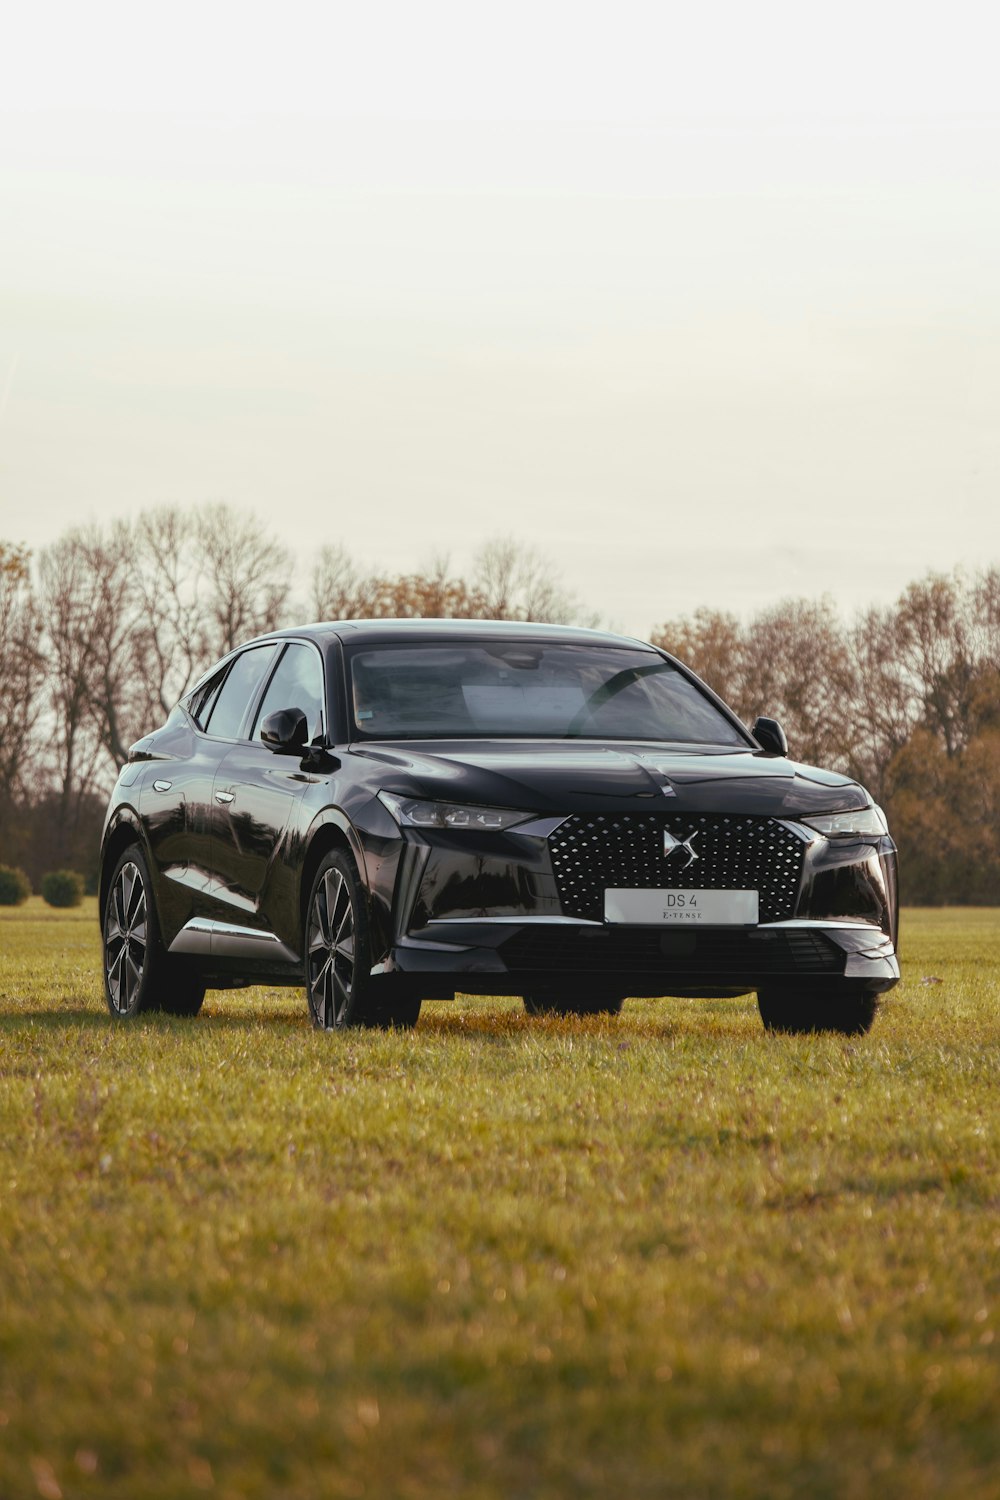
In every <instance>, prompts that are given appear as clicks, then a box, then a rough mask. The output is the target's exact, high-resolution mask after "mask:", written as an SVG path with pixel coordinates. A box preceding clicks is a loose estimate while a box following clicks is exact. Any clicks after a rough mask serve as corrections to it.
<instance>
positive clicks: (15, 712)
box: [0, 542, 45, 848]
mask: <svg viewBox="0 0 1000 1500" xmlns="http://www.w3.org/2000/svg"><path fill="white" fill-rule="evenodd" d="M40 634H41V621H40V618H39V614H38V608H37V605H36V602H35V597H34V592H33V590H32V587H31V576H30V572H29V553H28V552H27V551H26V550H25V549H24V548H23V547H16V546H12V545H10V544H9V543H5V542H0V847H2V848H7V847H8V844H9V833H8V824H9V822H10V817H11V814H12V812H13V804H14V802H15V800H16V799H18V798H19V797H22V796H23V795H24V793H25V790H26V782H27V776H26V769H27V766H28V765H29V763H30V759H31V748H32V745H33V741H34V736H35V730H36V726H37V724H38V718H39V714H40V712H41V708H42V687H43V683H44V672H45V658H44V655H43V653H42V650H41V645H40Z"/></svg>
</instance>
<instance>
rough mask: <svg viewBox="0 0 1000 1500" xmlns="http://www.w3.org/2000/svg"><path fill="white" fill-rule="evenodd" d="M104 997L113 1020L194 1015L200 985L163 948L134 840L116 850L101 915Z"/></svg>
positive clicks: (142, 861) (144, 866) (201, 994)
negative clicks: (154, 1014)
mask: <svg viewBox="0 0 1000 1500" xmlns="http://www.w3.org/2000/svg"><path fill="white" fill-rule="evenodd" d="M101 934H102V938H103V955H104V962H103V966H102V967H103V971H104V998H105V1001H106V1002H107V1006H108V1010H109V1011H110V1012H111V1014H112V1015H113V1016H114V1018H115V1020H118V1021H130V1020H132V1019H133V1017H135V1016H138V1015H143V1014H148V1013H149V1012H150V1011H156V1010H162V1011H165V1012H166V1013H167V1014H168V1015H173V1016H196V1015H197V1014H198V1012H199V1010H200V1009H201V1004H202V1001H203V1000H204V998H205V985H204V984H203V982H202V981H201V980H200V978H199V977H198V975H197V974H196V973H194V972H192V970H191V969H189V968H186V967H181V965H179V964H178V963H177V961H176V960H172V959H171V958H170V956H169V954H167V953H166V952H164V949H163V943H162V940H161V937H160V923H159V919H158V917H157V914H156V902H155V901H154V899H153V882H152V879H151V877H150V873H149V866H148V865H147V863H146V856H145V855H144V854H143V852H142V849H141V848H140V846H139V845H138V844H130V845H129V847H128V848H127V849H126V850H125V851H124V853H123V854H121V855H120V857H119V859H118V862H117V864H116V865H115V868H114V873H113V874H112V876H111V882H110V884H109V886H108V898H107V901H106V902H105V904H104V912H103V915H102V919H101Z"/></svg>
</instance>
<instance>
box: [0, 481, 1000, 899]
mask: <svg viewBox="0 0 1000 1500" xmlns="http://www.w3.org/2000/svg"><path fill="white" fill-rule="evenodd" d="M303 585H304V586H303ZM365 617H414V618H416V617H445V618H453V619H474V618H480V619H524V620H528V619H532V620H540V621H556V622H560V621H561V622H566V621H578V622H584V623H595V620H594V617H593V616H590V617H589V618H585V611H584V608H583V606H582V605H581V603H580V601H579V600H578V599H577V598H575V597H574V596H573V595H572V594H571V593H569V592H568V591H567V590H566V589H565V588H564V587H563V584H562V582H561V580H560V578H559V577H558V574H557V573H556V572H555V570H554V569H553V567H552V566H551V565H550V564H549V563H548V561H547V560H546V559H545V558H544V557H541V556H540V555H538V554H537V553H535V552H533V551H532V550H531V549H530V548H526V547H524V546H522V545H521V544H519V543H517V542H515V541H513V540H512V539H510V538H503V537H498V538H495V539H494V540H492V541H490V542H488V543H486V544H485V546H483V548H482V549H481V550H480V552H479V553H478V554H477V556H476V558H475V559H474V562H473V566H472V568H471V570H470V572H469V574H468V576H467V577H460V576H456V575H455V574H453V572H452V571H451V569H450V567H449V563H448V559H447V558H445V557H442V558H439V559H437V560H436V561H435V562H433V563H432V564H431V565H430V566H428V567H426V568H424V569H423V570H418V571H415V572H413V573H406V574H391V573H386V572H378V571H373V570H366V569H365V568H363V567H362V566H360V565H359V564H358V563H357V561H356V560H355V559H354V558H353V557H352V556H351V554H350V553H349V552H348V551H347V550H346V549H345V548H343V547H342V546H336V545H326V546H322V547H320V548H319V549H318V551H317V553H316V555H315V558H314V559H313V562H312V565H311V567H310V569H309V572H308V576H307V578H306V579H304V580H302V582H301V583H299V584H298V587H297V580H296V579H295V577H294V567H293V559H292V557H291V554H290V553H289V551H288V549H287V548H286V547H284V546H283V544H282V543H281V542H280V540H279V539H278V538H277V537H276V536H275V535H274V534H273V533H272V532H270V531H269V530H268V529H267V527H266V526H264V525H263V524H262V523H261V522H260V521H259V520H258V519H257V518H255V517H253V516H248V515H246V514H243V513H240V512H238V511H236V510H233V509H232V508H230V507H228V506H225V505H214V506H208V507H202V508H201V509H198V510H188V511H186V510H180V509H177V508H169V507H168V508H160V509H155V510H149V511H145V512H142V513H140V514H139V515H137V516H136V517H135V518H134V519H132V520H130V521H120V522H115V523H113V524H111V525H109V526H103V527H101V526H95V525H91V526H84V527H75V528H72V529H70V530H68V531H66V532H65V533H64V534H63V535H62V536H61V537H60V538H59V539H58V540H57V541H56V542H54V543H53V544H52V545H51V546H49V547H46V548H44V549H42V550H41V551H40V552H39V553H38V554H37V555H35V556H31V555H29V554H28V552H27V551H26V550H25V549H24V548H23V547H20V546H18V545H16V544H14V543H12V542H8V543H3V542H0V864H14V865H20V866H22V867H23V868H24V869H25V870H26V871H27V872H28V874H29V876H30V877H31V878H32V880H33V882H34V884H35V885H36V887H37V885H38V881H39V879H40V876H41V875H42V874H43V873H44V872H45V871H46V870H50V869H53V868H56V867H62V866H69V867H71V868H75V869H78V870H80V871H81V872H82V873H83V874H84V875H85V876H87V877H88V878H90V879H92V878H93V874H94V869H95V865H96V852H97V839H98V835H99V830H100V824H101V819H102V817H103V809H104V803H105V800H106V796H107V790H108V786H109V783H110V781H112V780H113V778H114V775H115V774H116V771H117V768H118V767H119V766H120V765H121V764H122V763H123V762H124V760H125V758H126V755H127V752H128V747H129V745H130V744H131V743H132V742H133V741H134V740H135V739H137V738H139V737H140V735H142V734H143V733H145V732H146V731H148V729H149V728H150V727H152V726H155V725H156V724H158V723H160V722H162V720H163V718H164V717H165V716H166V714H167V713H168V712H169V710H170V708H171V707H172V705H173V704H174V703H175V702H176V701H177V699H178V698H179V697H181V696H182V695H183V693H184V692H185V691H186V689H187V688H188V687H190V686H191V685H192V683H193V682H194V681H195V680H196V678H197V677H198V675H199V674H200V673H201V672H202V671H203V670H204V668H205V667H207V666H209V665H210V664H211V663H212V662H213V661H215V660H217V659H218V658H219V657H220V656H222V655H224V654H225V652H227V651H228V650H230V649H231V648H232V647H233V646H236V645H238V644H239V643H240V642H241V641H244V640H247V639H249V638H250V637H252V636H254V635H257V634H260V633H262V632H264V631H267V630H271V629H274V628H276V627H277V626H280V625H283V624H290V623H294V622H295V621H297V620H302V619H303V618H309V619H315V620H321V619H345V618H365ZM651 638H652V639H653V640H654V641H655V642H656V643H657V644H658V645H661V646H663V647H665V648H666V649H667V650H669V651H671V652H673V653H674V654H676V655H677V656H679V657H680V658H681V659H682V660H684V661H686V662H687V663H688V664H689V665H690V666H692V667H693V668H694V670H695V671H696V672H697V673H698V674H699V675H700V676H701V677H702V678H704V680H705V681H706V682H707V683H708V684H709V685H710V686H711V687H713V688H714V689H715V690H716V692H718V693H719V694H720V695H721V696H722V697H723V698H725V699H726V701H727V702H729V703H730V704H731V705H732V706H733V707H734V708H735V709H736V710H737V712H739V713H740V715H741V717H743V719H744V720H745V721H747V722H748V723H752V721H753V719H754V718H755V717H756V715H757V714H759V713H764V714H769V715H771V716H772V717H775V718H779V719H781V720H782V722H783V724H784V726H785V729H786V732H787V734H788V738H789V744H790V747H791V753H792V754H793V755H794V756H795V757H796V758H798V759H801V760H804V761H810V762H814V763H817V764H820V765H825V766H830V767H833V768H835V769H841V770H844V771H847V772H849V773H850V774H852V775H854V776H857V777H858V778H859V779H860V780H862V781H863V782H864V783H865V784H866V785H867V786H868V787H869V789H870V790H871V791H872V793H873V794H874V795H875V797H876V798H877V800H878V801H880V802H881V804H882V805H883V806H884V807H885V809H886V811H887V813H888V815H889V818H890V822H891V826H892V829H893V833H894V836H895V837H896V840H897V842H898V843H899V845H900V853H901V860H902V869H903V896H904V899H905V900H908V901H911V902H928V903H938V902H945V901H953V902H983V903H990V904H992V903H997V902H1000V570H998V569H997V568H995V567H994V568H988V569H986V570H984V571H983V572H981V573H979V574H977V575H975V576H971V577H969V576H966V575H964V574H962V573H954V574H951V575H940V574H929V575H928V576H927V577H925V578H923V579H921V580H918V581H916V582H914V583H912V584H910V586H909V587H908V588H907V589H905V590H904V592H903V593H902V595H901V596H900V598H899V599H898V600H897V601H896V602H895V603H894V604H892V605H889V606H884V607H873V608H871V609H868V610H865V611H863V612H862V613H860V614H858V615H857V616H856V617H855V618H854V619H853V620H850V621H844V620H843V619H842V618H841V616H840V615H839V614H838V612H837V611H836V609H835V608H834V606H833V603H832V602H831V601H830V600H829V599H821V600H818V601H817V600H807V599H797V600H786V601H783V602H781V603H778V604H776V605H774V606H773V607H771V608H769V609H766V610H763V611H760V612H759V613H758V614H756V615H754V616H753V617H752V618H750V619H748V620H741V619H739V618H738V617H737V616H735V615H733V614H731V613H728V612H726V611H721V610H711V609H699V610H696V611H695V612H694V613H693V614H692V615H688V616H682V617H678V618H675V619H671V620H668V621H667V622H666V623H664V624H662V625H660V626H658V627H657V628H656V629H654V631H653V632H652V633H651Z"/></svg>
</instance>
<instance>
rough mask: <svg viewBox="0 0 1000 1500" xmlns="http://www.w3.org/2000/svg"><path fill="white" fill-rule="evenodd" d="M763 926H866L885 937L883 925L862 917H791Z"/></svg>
mask: <svg viewBox="0 0 1000 1500" xmlns="http://www.w3.org/2000/svg"><path fill="white" fill-rule="evenodd" d="M759 925H760V926H761V927H768V928H771V927H849V928H850V929H851V930H852V931H855V930H856V929H857V928H859V927H866V928H867V929H868V931H869V932H877V933H879V934H881V936H882V937H885V933H884V932H882V929H881V927H876V926H875V924H874V922H865V921H862V919H861V918H860V917H789V918H788V919H787V920H786V921H784V922H761V923H760V924H759ZM886 941H887V942H888V941H889V940H888V938H886Z"/></svg>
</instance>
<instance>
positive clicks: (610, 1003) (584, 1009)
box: [523, 989, 624, 1016]
mask: <svg viewBox="0 0 1000 1500" xmlns="http://www.w3.org/2000/svg"><path fill="white" fill-rule="evenodd" d="M523 998H524V1008H525V1010H526V1011H527V1013H528V1015H529V1016H617V1015H620V1014H621V1008H622V1005H623V1004H624V999H623V997H622V996H621V995H577V996H575V997H574V998H573V999H572V1000H569V999H567V998H566V996H565V995H564V994H563V993H562V992H561V991H560V990H556V989H552V990H549V989H535V990H532V992H531V994H530V995H525V996H524V997H523Z"/></svg>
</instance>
